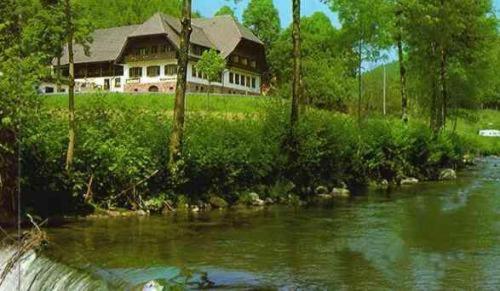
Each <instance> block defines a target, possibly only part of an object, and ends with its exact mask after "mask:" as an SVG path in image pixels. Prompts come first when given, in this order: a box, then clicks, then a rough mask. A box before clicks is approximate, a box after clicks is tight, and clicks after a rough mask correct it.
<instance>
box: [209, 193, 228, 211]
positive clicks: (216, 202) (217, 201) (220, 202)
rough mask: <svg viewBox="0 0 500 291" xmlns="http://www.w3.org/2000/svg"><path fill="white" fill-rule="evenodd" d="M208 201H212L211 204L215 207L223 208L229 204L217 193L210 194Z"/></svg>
mask: <svg viewBox="0 0 500 291" xmlns="http://www.w3.org/2000/svg"><path fill="white" fill-rule="evenodd" d="M208 203H210V205H211V206H212V207H213V208H215V209H222V208H226V207H228V206H229V204H228V203H227V201H226V200H224V199H223V198H221V197H219V196H215V195H212V196H210V198H209V199H208Z"/></svg>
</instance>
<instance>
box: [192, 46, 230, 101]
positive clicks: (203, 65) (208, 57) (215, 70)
mask: <svg viewBox="0 0 500 291" xmlns="http://www.w3.org/2000/svg"><path fill="white" fill-rule="evenodd" d="M225 68H226V60H225V59H224V58H222V57H221V56H220V55H219V53H218V52H217V51H215V50H213V49H211V50H208V51H204V52H203V54H202V55H201V58H200V60H199V61H198V63H197V64H196V69H197V70H198V71H200V72H201V73H202V74H204V75H205V76H206V78H207V80H208V86H209V87H211V86H212V82H214V81H217V80H221V74H222V72H223V71H224V69H225ZM207 94H208V95H210V89H209V90H208V91H207Z"/></svg>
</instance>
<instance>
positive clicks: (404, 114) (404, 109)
mask: <svg viewBox="0 0 500 291" xmlns="http://www.w3.org/2000/svg"><path fill="white" fill-rule="evenodd" d="M397 5H398V7H397V10H396V25H397V27H396V29H397V30H398V31H397V36H396V42H397V47H398V59H399V86H400V90H401V119H402V120H403V122H404V123H408V96H407V95H406V66H405V62H404V54H403V28H402V23H401V21H402V14H403V8H402V7H401V4H400V3H399V2H398V3H397Z"/></svg>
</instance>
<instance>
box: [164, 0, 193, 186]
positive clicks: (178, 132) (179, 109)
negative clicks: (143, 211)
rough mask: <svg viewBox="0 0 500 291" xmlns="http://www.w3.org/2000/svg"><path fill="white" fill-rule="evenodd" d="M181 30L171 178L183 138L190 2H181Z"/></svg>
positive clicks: (171, 144)
mask: <svg viewBox="0 0 500 291" xmlns="http://www.w3.org/2000/svg"><path fill="white" fill-rule="evenodd" d="M181 23H182V30H181V35H180V43H179V53H178V55H179V58H178V68H177V86H176V90H175V104H174V123H173V128H172V132H171V133H170V141H169V162H168V163H169V164H168V168H169V171H170V173H171V174H173V176H174V177H175V176H177V173H178V161H179V160H180V159H181V155H182V143H183V136H184V111H185V109H184V107H185V102H186V101H185V99H186V77H187V65H188V61H189V39H190V36H191V31H192V28H191V0H183V1H182V19H181Z"/></svg>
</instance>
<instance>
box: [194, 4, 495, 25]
mask: <svg viewBox="0 0 500 291" xmlns="http://www.w3.org/2000/svg"><path fill="white" fill-rule="evenodd" d="M273 1H274V5H275V6H276V8H277V9H278V11H279V14H280V18H281V26H282V27H288V25H290V23H291V22H292V21H291V19H292V1H291V0H273ZM353 1H356V0H353ZM248 2H249V0H243V1H241V3H239V4H238V5H237V7H235V5H234V4H233V1H228V0H193V10H196V11H198V12H200V13H201V15H202V16H204V17H210V16H212V15H214V13H215V12H216V11H217V10H219V8H220V7H222V6H224V5H228V6H230V7H233V8H234V7H235V8H236V9H235V11H236V15H237V16H238V19H239V20H240V21H241V18H242V17H241V15H242V14H243V10H245V8H246V7H247V5H248ZM493 5H494V7H495V9H496V14H497V15H498V16H500V0H493ZM301 6H302V7H301V9H302V15H304V16H309V15H311V14H313V13H314V12H316V11H322V12H324V13H325V14H326V15H328V17H330V20H331V21H332V24H333V25H334V26H336V27H339V26H340V23H339V20H338V17H337V14H336V13H333V12H332V11H331V10H330V8H329V7H328V5H326V4H323V3H321V0H302V4H301Z"/></svg>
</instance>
